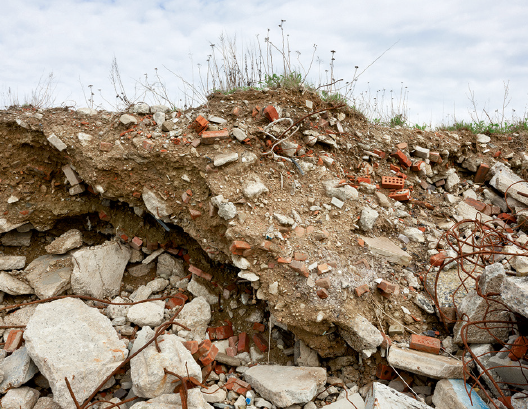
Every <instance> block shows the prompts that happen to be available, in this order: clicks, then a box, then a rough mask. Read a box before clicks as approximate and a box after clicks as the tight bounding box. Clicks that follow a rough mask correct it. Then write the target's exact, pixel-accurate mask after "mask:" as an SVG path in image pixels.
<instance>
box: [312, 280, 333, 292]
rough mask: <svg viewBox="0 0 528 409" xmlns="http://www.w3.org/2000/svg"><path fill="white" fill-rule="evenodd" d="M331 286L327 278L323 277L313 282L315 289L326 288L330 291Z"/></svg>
mask: <svg viewBox="0 0 528 409" xmlns="http://www.w3.org/2000/svg"><path fill="white" fill-rule="evenodd" d="M331 284H332V282H331V280H330V278H329V277H323V278H320V279H318V280H315V285H316V286H317V287H321V288H326V289H327V290H329V289H330V285H331Z"/></svg>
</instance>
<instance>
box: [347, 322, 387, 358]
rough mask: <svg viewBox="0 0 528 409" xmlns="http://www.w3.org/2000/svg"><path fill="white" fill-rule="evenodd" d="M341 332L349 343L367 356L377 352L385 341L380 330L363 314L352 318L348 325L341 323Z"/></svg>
mask: <svg viewBox="0 0 528 409" xmlns="http://www.w3.org/2000/svg"><path fill="white" fill-rule="evenodd" d="M339 332H340V333H341V336H342V337H343V339H344V340H345V341H346V343H347V344H348V345H350V346H351V347H352V348H353V349H354V350H356V351H357V352H363V354H364V355H365V356H366V357H369V356H370V355H371V354H373V353H374V352H376V349H377V348H378V346H380V345H381V343H382V342H383V336H382V335H381V333H380V331H379V330H378V329H377V328H376V327H375V326H374V325H372V324H371V323H370V322H369V321H368V320H367V319H366V318H365V317H363V316H362V315H357V316H356V317H354V318H352V319H351V320H350V321H349V322H347V326H346V327H345V326H343V324H341V326H340V331H339Z"/></svg>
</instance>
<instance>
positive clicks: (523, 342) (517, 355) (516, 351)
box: [508, 337, 528, 361]
mask: <svg viewBox="0 0 528 409" xmlns="http://www.w3.org/2000/svg"><path fill="white" fill-rule="evenodd" d="M527 352H528V338H527V337H518V338H517V339H516V340H515V341H514V342H513V345H512V346H511V348H510V353H509V354H508V358H510V359H511V360H512V361H518V360H519V359H522V358H524V356H525V355H526V353H527Z"/></svg>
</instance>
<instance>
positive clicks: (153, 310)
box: [127, 301, 165, 327]
mask: <svg viewBox="0 0 528 409" xmlns="http://www.w3.org/2000/svg"><path fill="white" fill-rule="evenodd" d="M164 310H165V303H164V302H163V301H151V302H145V303H141V304H136V305H133V306H131V307H130V309H129V310H128V313H127V318H128V320H129V321H130V322H133V323H134V324H136V325H139V326H140V327H144V326H149V327H157V326H158V325H160V324H161V323H162V322H163V312H164Z"/></svg>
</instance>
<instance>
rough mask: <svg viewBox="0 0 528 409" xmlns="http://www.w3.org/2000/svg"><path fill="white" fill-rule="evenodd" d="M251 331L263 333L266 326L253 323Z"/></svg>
mask: <svg viewBox="0 0 528 409" xmlns="http://www.w3.org/2000/svg"><path fill="white" fill-rule="evenodd" d="M253 329H254V330H255V331H259V332H264V331H265V330H266V326H265V325H264V324H262V323H260V322H255V323H253Z"/></svg>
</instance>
